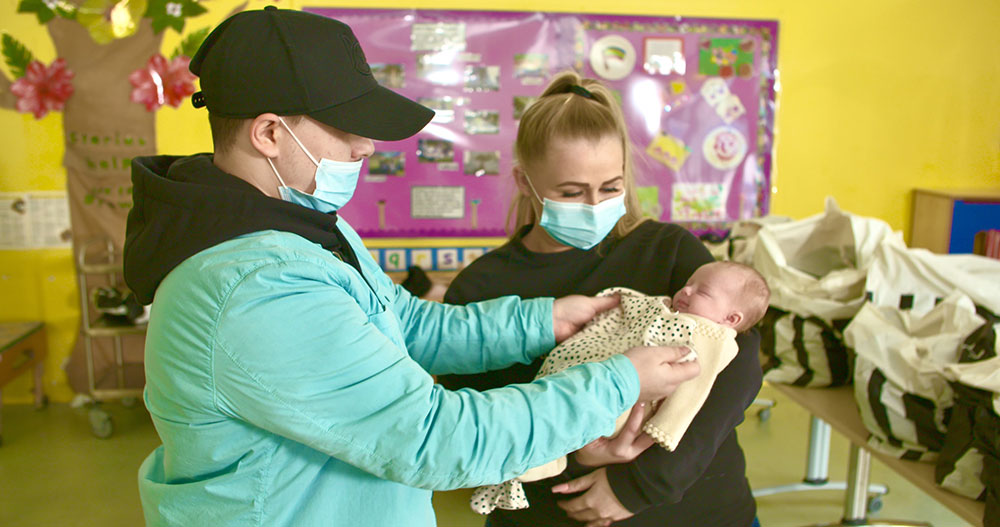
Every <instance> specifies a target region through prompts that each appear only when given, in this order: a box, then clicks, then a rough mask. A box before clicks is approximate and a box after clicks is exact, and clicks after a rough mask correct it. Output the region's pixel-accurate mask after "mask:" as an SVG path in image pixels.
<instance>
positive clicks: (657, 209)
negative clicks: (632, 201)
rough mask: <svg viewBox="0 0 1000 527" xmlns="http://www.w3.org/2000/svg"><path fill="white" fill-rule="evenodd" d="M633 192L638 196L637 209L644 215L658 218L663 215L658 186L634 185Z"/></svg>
mask: <svg viewBox="0 0 1000 527" xmlns="http://www.w3.org/2000/svg"><path fill="white" fill-rule="evenodd" d="M635 194H636V197H638V198H639V209H640V210H641V211H642V215H643V216H644V217H647V218H653V219H659V218H660V217H662V216H663V206H661V205H660V187H636V188H635Z"/></svg>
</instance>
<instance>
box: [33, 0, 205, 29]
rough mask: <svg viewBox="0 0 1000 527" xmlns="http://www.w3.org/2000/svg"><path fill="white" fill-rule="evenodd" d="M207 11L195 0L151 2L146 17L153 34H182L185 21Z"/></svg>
mask: <svg viewBox="0 0 1000 527" xmlns="http://www.w3.org/2000/svg"><path fill="white" fill-rule="evenodd" d="M25 1H27V0H25ZM50 1H51V0H50ZM206 11H207V10H206V9H205V8H204V7H202V6H201V5H200V4H198V2H195V1H193V0H150V1H149V4H147V7H146V14H145V15H144V16H145V17H147V18H149V19H150V20H152V22H153V32H155V33H159V32H161V31H163V30H164V29H166V28H168V27H169V28H172V29H173V30H174V31H176V32H178V33H181V32H182V31H184V21H185V19H187V18H188V17H192V16H197V15H200V14H202V13H205V12H206Z"/></svg>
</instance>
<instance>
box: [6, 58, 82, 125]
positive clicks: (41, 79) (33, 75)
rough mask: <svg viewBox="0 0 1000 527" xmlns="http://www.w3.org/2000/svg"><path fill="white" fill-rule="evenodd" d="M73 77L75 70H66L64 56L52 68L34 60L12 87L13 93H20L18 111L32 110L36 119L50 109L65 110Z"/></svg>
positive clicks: (27, 111)
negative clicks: (64, 106)
mask: <svg viewBox="0 0 1000 527" xmlns="http://www.w3.org/2000/svg"><path fill="white" fill-rule="evenodd" d="M72 79H73V72H72V71H70V70H68V69H66V60H65V59H61V58H59V59H56V60H55V61H54V62H53V63H52V65H51V66H49V67H45V65H44V64H42V63H41V62H39V61H37V60H34V61H31V63H30V64H28V67H27V68H25V70H24V76H23V77H21V78H20V79H17V81H16V82H14V84H13V85H11V87H10V91H11V93H13V94H14V95H16V96H17V105H16V107H17V111H19V112H23V113H32V114H34V115H35V119H41V118H42V117H44V116H45V114H47V113H49V112H51V111H54V110H62V109H63V105H64V104H65V103H66V99H69V96H70V95H73V83H72V82H71V80H72Z"/></svg>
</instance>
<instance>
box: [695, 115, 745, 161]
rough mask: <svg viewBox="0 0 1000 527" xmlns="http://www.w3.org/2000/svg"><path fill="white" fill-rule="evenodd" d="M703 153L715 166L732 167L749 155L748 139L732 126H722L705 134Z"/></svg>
mask: <svg viewBox="0 0 1000 527" xmlns="http://www.w3.org/2000/svg"><path fill="white" fill-rule="evenodd" d="M702 153H703V154H704V155H705V160H707V161H708V163H709V164H710V165H712V166H713V167H715V168H718V169H720V170H726V169H730V168H733V167H735V166H736V165H739V164H740V162H741V161H743V157H744V156H746V155H747V139H746V137H744V136H743V134H742V133H740V131H739V130H737V129H735V128H733V127H731V126H720V127H718V128H715V129H713V130H712V131H711V132H709V133H708V135H707V136H705V142H704V143H702Z"/></svg>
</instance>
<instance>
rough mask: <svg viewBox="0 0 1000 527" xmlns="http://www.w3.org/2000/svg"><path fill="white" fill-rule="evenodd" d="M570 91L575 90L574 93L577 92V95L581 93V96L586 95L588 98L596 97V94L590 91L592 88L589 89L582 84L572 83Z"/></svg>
mask: <svg viewBox="0 0 1000 527" xmlns="http://www.w3.org/2000/svg"><path fill="white" fill-rule="evenodd" d="M569 91H571V92H573V93H575V94H577V95H579V96H581V97H586V98H588V99H594V94H593V93H590V90H588V89H587V88H584V87H583V86H580V85H579V84H570V85H569Z"/></svg>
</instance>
